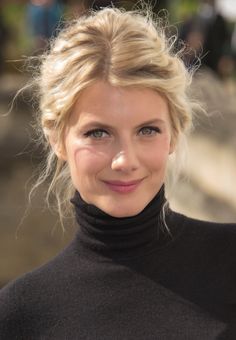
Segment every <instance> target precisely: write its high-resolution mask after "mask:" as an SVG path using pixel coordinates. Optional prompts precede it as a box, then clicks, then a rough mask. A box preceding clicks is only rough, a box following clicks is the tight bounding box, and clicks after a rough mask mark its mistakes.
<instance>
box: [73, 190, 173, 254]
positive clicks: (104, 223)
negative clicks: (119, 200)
mask: <svg viewBox="0 0 236 340" xmlns="http://www.w3.org/2000/svg"><path fill="white" fill-rule="evenodd" d="M71 202H72V203H73V204H74V206H75V212H76V219H77V222H78V224H79V226H80V228H79V230H78V235H77V236H78V239H79V242H80V243H81V245H82V246H83V249H86V250H87V251H89V252H90V253H91V254H93V255H96V254H97V255H103V256H107V257H111V258H127V257H136V256H140V255H142V254H143V253H146V252H147V251H150V250H152V249H154V247H157V246H158V245H160V243H162V241H163V236H164V234H165V235H166V233H164V232H163V223H162V219H161V211H162V207H163V204H164V203H165V192H164V186H162V188H161V189H160V191H159V192H158V193H157V194H156V196H155V197H154V198H153V199H152V201H151V202H150V203H149V204H148V205H147V206H146V207H145V209H144V210H143V211H142V212H140V213H139V214H138V215H135V216H132V217H125V218H116V217H112V216H110V215H108V214H106V213H105V212H104V211H102V210H100V209H99V208H97V207H95V206H94V205H92V204H88V203H86V202H85V201H84V200H83V199H82V198H81V196H80V194H79V193H78V192H76V193H75V196H74V198H73V199H72V200H71ZM164 238H165V237H164Z"/></svg>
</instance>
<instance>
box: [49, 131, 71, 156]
mask: <svg viewBox="0 0 236 340" xmlns="http://www.w3.org/2000/svg"><path fill="white" fill-rule="evenodd" d="M48 139H49V143H50V145H51V147H52V149H53V151H54V153H55V154H56V156H57V158H58V159H60V160H62V161H67V155H66V150H65V147H64V145H63V144H62V143H61V142H59V141H58V138H56V135H55V133H53V132H51V133H50V135H49V136H48Z"/></svg>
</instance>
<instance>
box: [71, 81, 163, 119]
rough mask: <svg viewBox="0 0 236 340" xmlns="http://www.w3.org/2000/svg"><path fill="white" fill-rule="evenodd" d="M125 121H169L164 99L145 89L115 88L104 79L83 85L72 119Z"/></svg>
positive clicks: (155, 92)
mask: <svg viewBox="0 0 236 340" xmlns="http://www.w3.org/2000/svg"><path fill="white" fill-rule="evenodd" d="M85 118H86V119H95V118H96V119H105V120H108V121H109V122H116V123H119V122H124V123H125V122H127V121H130V120H132V121H133V122H135V121H136V120H140V119H141V120H142V119H154V118H158V119H162V120H164V121H167V120H169V110H168V104H167V101H166V99H165V98H164V97H163V96H161V95H160V94H159V93H158V92H157V91H154V90H152V89H148V88H137V87H116V86H112V85H111V84H109V83H107V82H103V81H99V82H96V83H95V84H93V85H91V86H90V87H88V88H86V89H85V90H84V91H83V92H82V93H81V94H80V96H79V98H78V100H77V102H76V104H75V106H74V108H73V112H72V119H73V122H74V123H76V122H78V121H81V120H84V119H85Z"/></svg>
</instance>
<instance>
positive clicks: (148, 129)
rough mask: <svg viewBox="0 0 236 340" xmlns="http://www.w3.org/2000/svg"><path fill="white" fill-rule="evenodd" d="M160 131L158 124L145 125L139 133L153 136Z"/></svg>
mask: <svg viewBox="0 0 236 340" xmlns="http://www.w3.org/2000/svg"><path fill="white" fill-rule="evenodd" d="M160 132H161V130H160V129H159V128H158V127H156V126H144V127H143V128H142V129H140V130H139V133H140V134H141V135H143V136H152V135H155V134H157V133H160Z"/></svg>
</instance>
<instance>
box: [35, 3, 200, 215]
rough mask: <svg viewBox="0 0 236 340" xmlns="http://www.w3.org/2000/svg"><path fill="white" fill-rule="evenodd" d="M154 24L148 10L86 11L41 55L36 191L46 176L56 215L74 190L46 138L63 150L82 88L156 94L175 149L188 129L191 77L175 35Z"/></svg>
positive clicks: (67, 204) (65, 207)
mask: <svg viewBox="0 0 236 340" xmlns="http://www.w3.org/2000/svg"><path fill="white" fill-rule="evenodd" d="M160 22H161V21H160V20H159V19H158V18H155V16H154V15H153V13H152V12H151V11H150V10H145V11H143V10H142V11H125V10H123V9H117V8H104V9H102V10H100V11H91V12H89V13H87V14H86V15H83V16H81V17H79V18H78V19H76V20H74V21H73V22H71V23H70V24H68V25H67V27H65V28H64V29H63V30H62V31H61V32H60V33H59V35H58V36H57V38H56V39H55V40H54V41H52V43H51V46H50V49H49V51H48V52H46V53H45V54H44V55H43V56H42V62H41V66H40V74H39V77H38V79H37V81H38V86H39V92H38V94H39V108H40V110H39V113H40V114H39V124H40V126H41V131H42V132H43V136H44V145H45V146H46V148H47V155H48V156H47V163H46V165H45V167H44V171H42V173H41V175H40V178H39V179H38V182H37V183H36V187H37V186H38V185H39V184H40V183H42V182H44V181H45V180H46V179H47V178H48V177H49V178H50V185H49V189H48V196H47V197H48V198H49V196H50V195H51V194H52V193H53V194H54V195H55V197H56V202H57V207H58V210H59V213H60V216H61V217H62V216H63V215H64V214H66V213H67V212H68V211H69V210H70V208H69V207H70V202H69V201H70V198H71V197H72V195H73V192H74V190H75V189H74V188H73V185H72V182H71V179H70V173H69V169H68V165H67V163H66V162H65V161H63V160H60V159H58V158H57V156H56V154H55V153H54V150H53V148H52V147H51V145H50V138H52V136H53V138H54V141H55V142H56V143H57V144H58V145H61V147H63V136H64V130H65V127H66V125H67V122H68V118H69V116H70V113H71V111H72V109H73V107H74V105H75V103H76V101H77V100H79V96H80V94H81V92H82V91H83V90H84V89H85V88H88V87H89V86H90V85H92V84H93V83H94V82H96V81H98V80H104V81H107V82H109V83H110V84H112V85H114V86H121V87H130V86H131V87H139V88H142V87H143V88H150V89H153V90H156V91H158V93H160V94H161V95H163V96H164V98H166V100H167V103H168V106H169V113H170V119H171V125H172V143H175V144H176V145H177V144H178V141H179V140H180V139H181V138H182V137H183V136H184V135H185V132H186V131H187V130H188V128H189V127H190V126H191V121H192V112H193V110H194V102H192V101H191V100H190V98H189V96H188V87H189V85H190V82H191V73H190V72H189V71H188V70H187V69H186V67H185V65H184V63H183V61H182V60H181V53H180V51H176V46H175V41H176V37H167V36H166V34H165V31H166V27H162V25H161V24H160Z"/></svg>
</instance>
